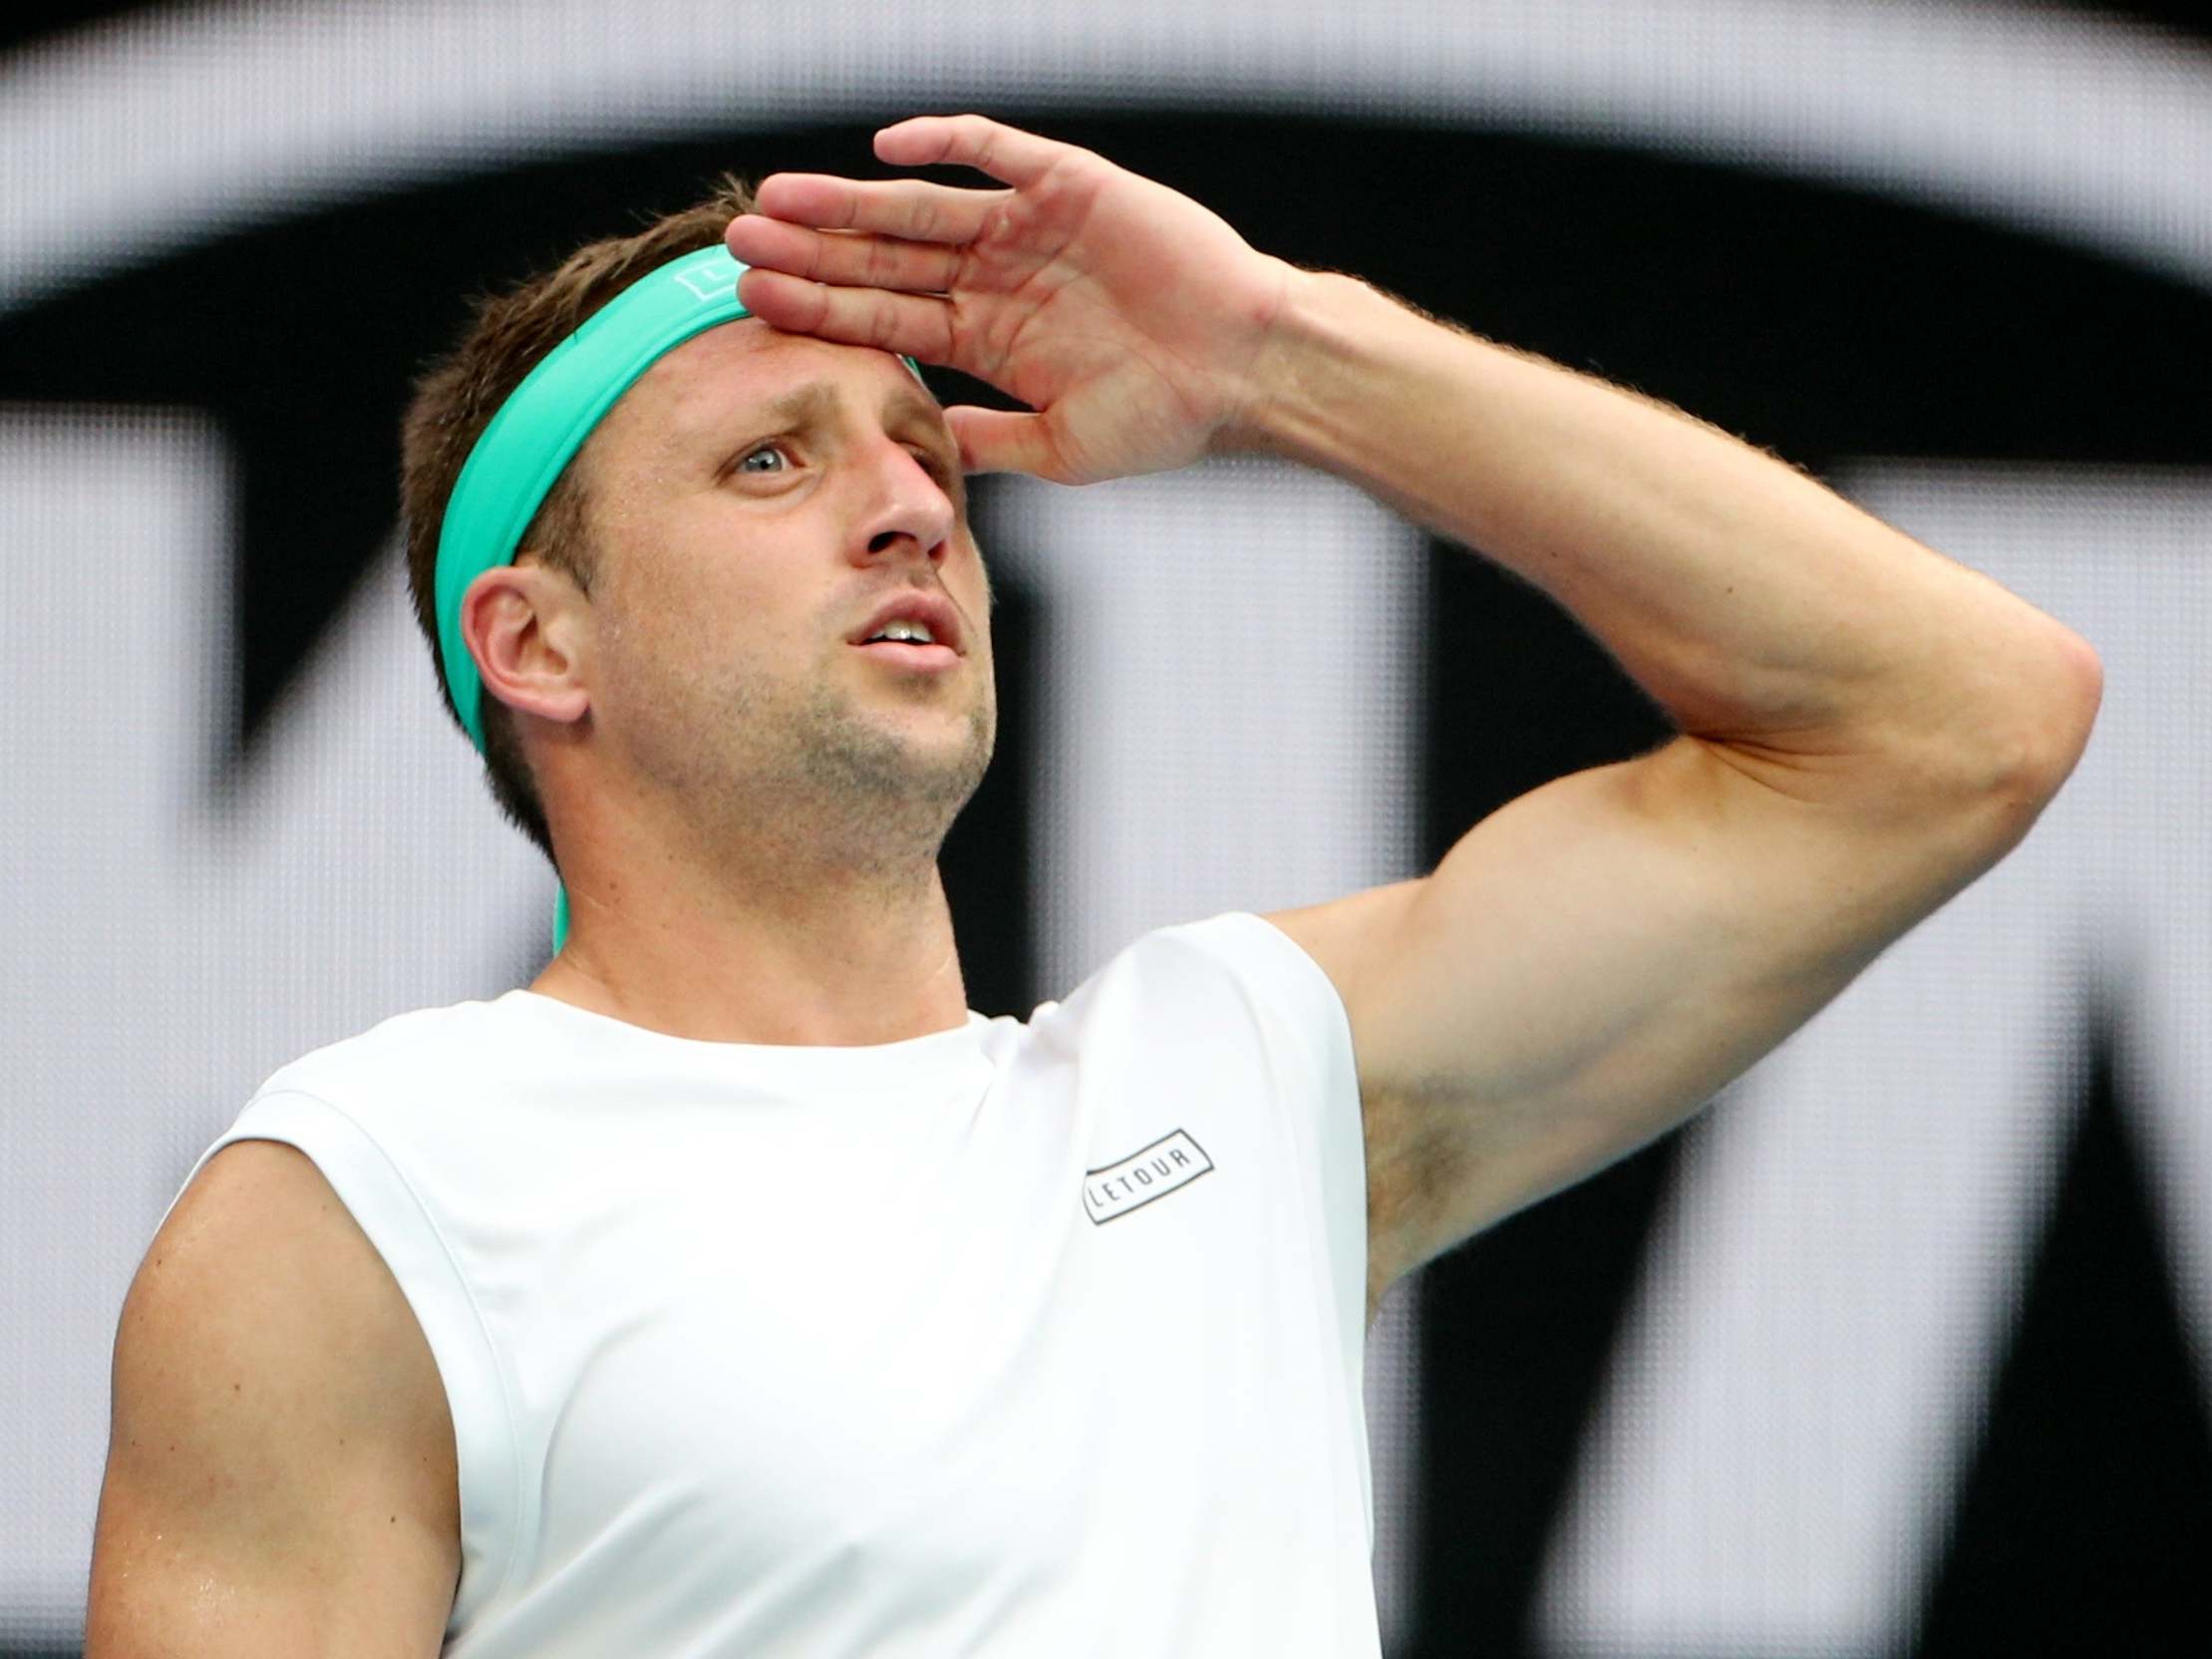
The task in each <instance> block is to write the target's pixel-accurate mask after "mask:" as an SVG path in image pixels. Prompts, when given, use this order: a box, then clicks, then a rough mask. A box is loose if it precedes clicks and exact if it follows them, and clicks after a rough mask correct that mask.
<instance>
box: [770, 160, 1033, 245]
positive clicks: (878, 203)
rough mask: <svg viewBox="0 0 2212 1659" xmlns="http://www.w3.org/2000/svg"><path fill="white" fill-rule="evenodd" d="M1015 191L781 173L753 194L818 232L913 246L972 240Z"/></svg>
mask: <svg viewBox="0 0 2212 1659" xmlns="http://www.w3.org/2000/svg"><path fill="white" fill-rule="evenodd" d="M1013 193H1014V192H1013V191H1012V190H962V189H955V188H953V187H952V186H951V185H950V184H931V183H928V182H926V181H924V180H922V179H919V178H883V179H864V178H838V177H836V176H835V175H833V174H831V173H826V172H777V173H771V174H770V175H769V176H768V177H766V178H764V179H762V180H761V187H760V188H759V189H758V190H756V191H754V192H753V198H754V200H755V202H756V203H758V204H759V207H760V210H761V211H762V212H763V213H765V214H767V215H768V216H769V217H771V218H779V219H787V220H790V222H792V223H794V224H804V225H811V226H812V227H813V228H815V229H817V230H872V231H875V232H876V233H877V234H878V235H883V236H897V237H900V238H902V239H903V240H906V241H909V242H972V241H974V240H975V239H976V237H977V236H979V235H980V234H982V232H983V227H984V226H985V225H986V224H988V223H990V221H991V215H992V214H993V213H994V212H996V211H997V210H998V208H999V206H1000V204H1001V203H1003V202H1004V201H1005V200H1006V199H1007V198H1008V197H1009V196H1011V195H1012V194H1013Z"/></svg>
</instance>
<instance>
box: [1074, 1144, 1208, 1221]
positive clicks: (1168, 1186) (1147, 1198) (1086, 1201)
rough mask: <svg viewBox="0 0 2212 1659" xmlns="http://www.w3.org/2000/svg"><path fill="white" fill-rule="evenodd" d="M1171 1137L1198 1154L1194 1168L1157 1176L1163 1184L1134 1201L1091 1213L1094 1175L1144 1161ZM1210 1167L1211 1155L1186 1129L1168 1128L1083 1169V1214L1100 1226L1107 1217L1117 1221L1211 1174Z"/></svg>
mask: <svg viewBox="0 0 2212 1659" xmlns="http://www.w3.org/2000/svg"><path fill="white" fill-rule="evenodd" d="M1175 1140H1180V1141H1181V1142H1182V1143H1183V1144H1184V1145H1185V1146H1187V1147H1189V1149H1190V1150H1191V1151H1192V1152H1194V1153H1196V1154H1197V1155H1198V1158H1199V1161H1200V1166H1199V1167H1198V1168H1195V1169H1193V1170H1191V1171H1190V1172H1189V1173H1188V1174H1185V1175H1180V1176H1178V1177H1177V1178H1176V1179H1175V1180H1173V1181H1171V1182H1169V1181H1166V1179H1165V1177H1164V1176H1163V1177H1161V1178H1162V1182H1163V1184H1162V1185H1161V1186H1160V1188H1159V1190H1158V1191H1156V1192H1147V1193H1145V1194H1144V1196H1143V1197H1141V1198H1138V1199H1137V1200H1136V1201H1135V1202H1134V1203H1131V1204H1128V1205H1125V1206H1124V1207H1122V1208H1120V1209H1116V1210H1115V1211H1114V1212H1113V1213H1112V1214H1110V1215H1107V1216H1105V1217H1101V1216H1100V1215H1098V1214H1096V1213H1094V1211H1093V1210H1092V1208H1091V1182H1092V1180H1093V1178H1094V1177H1096V1176H1100V1175H1105V1176H1108V1177H1110V1176H1111V1175H1112V1173H1113V1171H1114V1170H1116V1169H1127V1168H1130V1167H1132V1166H1133V1165H1135V1164H1138V1163H1141V1162H1142V1161H1144V1158H1145V1155H1146V1154H1148V1153H1153V1152H1157V1151H1158V1150H1159V1149H1160V1148H1161V1147H1164V1146H1166V1145H1167V1143H1168V1142H1170V1141H1175ZM1213 1167H1214V1165H1213V1155H1212V1154H1211V1153H1209V1152H1207V1151H1206V1149H1205V1148H1203V1147H1201V1146H1199V1145H1198V1143H1197V1142H1196V1141H1195V1140H1193V1139H1192V1137H1191V1135H1190V1132H1189V1131H1188V1130H1180V1129H1172V1130H1169V1131H1168V1132H1167V1133H1166V1134H1165V1135H1163V1136H1161V1137H1160V1138H1159V1139H1158V1140H1157V1141H1154V1142H1151V1143H1150V1144H1149V1145H1146V1146H1142V1147H1139V1148H1138V1149H1137V1150H1136V1151H1135V1152H1133V1153H1130V1154H1129V1155H1128V1156H1127V1157H1126V1158H1117V1159H1115V1160H1114V1161H1112V1162H1111V1163H1102V1164H1100V1165H1099V1166H1098V1167H1097V1168H1096V1169H1086V1170H1084V1172H1083V1212H1084V1214H1085V1215H1086V1216H1088V1217H1090V1220H1091V1224H1092V1225H1093V1226H1095V1227H1103V1226H1105V1225H1106V1223H1107V1222H1108V1221H1118V1220H1120V1219H1121V1217H1122V1216H1124V1215H1133V1214H1134V1213H1135V1212H1136V1211H1138V1210H1140V1209H1142V1208H1143V1207H1144V1206H1145V1205H1146V1204H1148V1203H1150V1202H1151V1201H1152V1200H1153V1199H1154V1198H1164V1197H1166V1196H1167V1194H1168V1193H1170V1192H1180V1191H1181V1190H1182V1189H1183V1188H1184V1187H1186V1186H1188V1185H1189V1184H1190V1183H1191V1182H1192V1181H1194V1180H1196V1179H1197V1178H1198V1177H1199V1176H1200V1175H1210V1174H1212V1173H1213Z"/></svg>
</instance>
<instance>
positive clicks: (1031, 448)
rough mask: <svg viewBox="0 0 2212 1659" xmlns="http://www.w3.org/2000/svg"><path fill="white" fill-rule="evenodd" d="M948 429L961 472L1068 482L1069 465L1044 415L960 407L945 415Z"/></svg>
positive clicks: (1060, 482)
mask: <svg viewBox="0 0 2212 1659" xmlns="http://www.w3.org/2000/svg"><path fill="white" fill-rule="evenodd" d="M945 425H946V426H947V427H949V428H950V429H951V430H952V436H953V440H954V442H956V443H957V444H959V446H960V468H961V471H962V472H966V473H1028V474H1030V475H1032V476H1033V477H1036V478H1041V479H1049V480H1050V481H1052V482H1053V483H1055V484H1066V483H1068V482H1069V474H1068V467H1067V463H1066V461H1065V460H1064V459H1063V458H1062V456H1061V454H1060V448H1059V446H1058V445H1057V444H1055V443H1054V442H1053V437H1052V433H1051V431H1050V429H1049V428H1048V427H1047V425H1046V422H1045V417H1044V416H1042V415H1032V414H1027V413H1024V412H1022V411H1018V410H1004V409H978V408H976V407H974V406H973V405H971V404H958V405H955V406H954V407H953V408H951V409H948V410H946V411H945Z"/></svg>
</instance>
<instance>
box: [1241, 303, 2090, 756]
mask: <svg viewBox="0 0 2212 1659" xmlns="http://www.w3.org/2000/svg"><path fill="white" fill-rule="evenodd" d="M1296 294H1297V297H1296V298H1295V299H1294V301H1293V302H1292V304H1291V306H1290V307H1289V309H1288V310H1287V311H1286V313H1285V315H1284V316H1283V318H1282V320H1281V323H1280V325H1279V327H1278V329H1277V331H1276V344H1275V345H1274V347H1273V348H1272V349H1271V351H1270V353H1269V355H1268V358H1267V359H1266V362H1265V367H1264V373H1263V378H1262V381H1261V393H1262V395H1261V397H1260V398H1259V399H1258V400H1256V402H1255V405H1254V418H1253V422H1252V425H1251V427H1250V428H1249V429H1248V430H1247V431H1246V432H1245V433H1243V434H1242V435H1241V437H1240V442H1241V443H1242V444H1244V445H1247V446H1249V447H1251V448H1256V449H1261V450H1266V451H1269V452H1272V453H1276V454H1280V455H1285V456H1288V457H1291V458H1293V459H1295V460H1298V461H1301V462H1304V463H1307V464H1309V465H1312V466H1316V467H1320V468H1323V469H1325V470H1327V471H1329V472H1331V473H1335V474H1337V475H1338V476H1340V477H1343V478H1346V479H1349V480H1351V481H1352V482H1354V483H1357V484H1359V485H1360V486H1362V487H1363V488H1364V489H1366V490H1368V491H1369V492H1370V493H1372V494H1374V495H1375V496H1377V497H1378V498H1381V499H1383V500H1385V501H1388V502H1389V503H1391V504H1392V505H1393V506H1395V507H1396V508H1397V509H1398V510H1400V511H1401V512H1404V513H1405V514H1407V515H1408V516H1409V517H1412V518H1414V519H1417V520H1419V521H1420V522H1422V523H1424V524H1426V525H1428V526H1430V527H1431V528H1434V529H1436V530H1438V531H1440V532H1441V533H1443V534H1444V535H1447V536H1449V537H1451V538H1452V539H1454V540H1457V541H1460V542H1463V543H1465V544H1466V545H1467V546H1469V547H1472V548H1475V549H1478V550H1479V551H1480V552H1482V553H1483V554H1484V555H1486V556H1487V557H1489V558H1492V559H1494V560H1496V561H1497V562H1499V563H1501V564H1504V565H1506V566H1507V567H1508V568H1510V569H1512V570H1514V571H1516V572H1518V573H1519V574H1520V575H1522V576H1524V577H1526V578H1527V579H1528V580H1529V581H1531V582H1533V583H1535V584H1536V585H1537V586H1538V587H1540V588H1542V589H1543V590H1544V591H1545V592H1547V593H1549V594H1550V595H1552V597H1554V598H1555V599H1557V600H1558V601H1559V602H1560V603H1561V604H1563V605H1565V606H1566V608H1567V609H1568V610H1569V611H1571V612H1572V613H1573V614H1574V616H1575V617H1576V619H1577V620H1578V621H1580V622H1581V623H1582V625H1583V626H1584V627H1586V628H1588V629H1589V630H1590V632H1591V633H1592V634H1594V635H1595V636H1596V637H1597V638H1598V640H1599V641H1600V642H1601V643H1603V644H1604V645H1605V647H1606V648H1607V649H1608V650H1609V651H1611V652H1612V653H1613V655H1614V656H1615V657H1616V658H1617V659H1618V660H1619V661H1620V663H1621V665H1622V666H1623V667H1624V668H1625V669H1626V670H1627V671H1628V673H1630V674H1631V675H1632V676H1633V677H1634V678H1635V679H1636V680H1637V682H1638V683H1639V684H1641V685H1642V686H1643V687H1644V688H1645V689H1646V690H1647V691H1649V692H1650V693H1651V694H1652V696H1653V697H1655V698H1656V699H1657V700H1658V701H1659V702H1660V704H1661V705H1662V706H1663V707H1665V708H1666V710H1667V711H1668V712H1669V713H1670V714H1671V715H1672V716H1673V717H1674V719H1675V721H1676V723H1677V724H1678V725H1680V726H1681V727H1682V729H1683V730H1684V731H1686V732H1689V733H1691V734H1693V735H1695V736H1699V737H1703V738H1707V739H1710V740H1713V741H1717V742H1725V743H1732V744H1738V745H1744V746H1753V747H1757V748H1760V749H1763V750H1766V751H1770V752H1775V753H1778V754H1781V755H1783V756H1791V755H1796V756H1802V757H1806V758H1815V757H1817V758H1823V759H1825V758H1833V757H1838V756H1843V755H1851V754H1857V753H1859V752H1862V751H1876V750H1880V751H1883V752H1887V751H1888V750H1890V749H1891V748H1893V747H1894V745H1895V744H1896V743H1898V742H1902V741H1915V742H1917V741H1919V740H1922V739H1927V738H1934V739H1937V740H1938V741H1939V742H1941V743H1942V744H1943V745H1944V747H1945V748H1946V749H1947V750H1948V749H1952V748H1956V749H1957V751H1958V752H1959V753H1961V754H1963V755H1967V756H1975V755H1977V754H1986V753H1987V752H1988V750H1989V748H1990V745H1991V743H1992V740H1993V738H1996V739H2000V740H2002V739H2004V738H2005V737H2006V736H2007V735H2008V734H2009V733H2011V732H2015V731H2027V730H2031V729H2036V728H2039V727H2040V726H2041V725H2044V724H2049V723H2052V722H2057V723H2060V724H2063V723H2064V722H2065V721H2066V720H2067V719H2069V718H2072V719H2074V720H2075V723H2076V724H2078V725H2080V726H2081V728H2082V730H2083V731H2085V722H2086V714H2085V713H2080V712H2079V711H2080V709H2081V705H2082V704H2083V702H2084V700H2086V702H2087V704H2088V707H2089V711H2090V712H2093V703H2094V695H2093V691H2091V690H2090V689H2089V688H2088V686H2087V683H2086V682H2087V681H2088V680H2089V679H2090V678H2091V677H2092V676H2093V663H2094V657H2093V653H2090V652H2089V651H2088V649H2087V647H2086V645H2085V644H2084V643H2083V642H2081V641H2080V640H2079V639H2078V637H2077V636H2075V635H2073V634H2071V633H2070V632H2069V631H2068V630H2067V629H2065V628H2064V627H2063V626H2061V625H2060V624H2059V623H2057V622H2056V621H2054V619H2052V618H2051V617H2049V616H2047V615H2045V614H2044V613H2043V612H2041V611H2039V610H2037V609H2036V608H2035V607H2034V606H2032V605H2030V604H2028V603H2027V602H2026V601H2024V600H2022V599H2020V598H2019V597H2017V596H2016V595H2014V594H2012V593H2009V592H2007V591H2006V590H2005V589H2004V588H2003V587H2001V586H1999V585H1998V584H1997V583H1995V582H1993V581H1991V580H1989V579H1988V578H1987V577H1984V576H1982V575H1980V574H1979V573H1978V572H1975V571H1973V570H1970V569H1968V568H1966V567H1965V566H1963V565H1960V564H1957V563H1955V562H1953V561H1952V560H1949V559H1946V558H1944V557H1942V556H1941V555H1939V554H1937V553H1934V552H1932V551H1930V550H1929V549H1928V548H1926V547H1923V546H1921V545H1920V544H1919V543H1918V542H1915V541H1913V540H1912V539H1911V538H1910V537H1908V536H1905V535H1903V534H1901V533H1899V532H1898V531H1896V530H1893V529H1891V528H1890V527H1889V526H1887V525H1885V524H1883V523H1881V522H1880V521H1879V520H1877V519H1875V518H1873V517H1871V516H1869V515H1868V514H1866V513H1864V512H1861V511H1860V510H1858V509H1857V508H1856V507H1853V506H1851V505H1850V504H1849V503H1848V502H1846V501H1844V500H1843V499H1842V498H1839V497H1837V496H1836V495H1834V494H1833V493H1832V492H1830V491H1828V490H1826V489H1824V488H1822V487H1821V486H1820V485H1818V484H1816V483H1814V482H1813V481H1811V480H1810V479H1808V478H1806V477H1804V476H1803V475H1801V474H1799V473H1797V472H1795V471H1794V470H1792V469H1791V468H1789V467H1787V466H1784V465H1782V464H1781V463H1779V462H1776V461H1774V460H1772V459H1771V458H1769V457H1767V456H1764V455H1762V454H1760V453H1759V452H1757V451H1755V450H1753V449H1751V448H1749V447H1748V446H1746V445H1744V444H1741V443H1739V442H1738V441H1737V440H1735V439H1733V438H1730V437H1728V436H1727V435H1725V434H1723V433H1721V432H1719V431H1717V430H1715V429H1714V428H1712V427H1709V426H1706V425H1704V424H1703V423H1700V422H1696V421H1693V420H1691V419H1689V418H1688V417H1686V416H1684V415H1682V414H1680V413H1677V412H1675V411H1672V410H1668V409H1665V408H1663V407H1661V406H1659V405H1656V404H1653V403H1651V402H1648V401H1646V400H1645V399H1643V398H1640V397H1638V396H1635V395H1633V394H1630V393H1627V392H1623V391H1620V390H1617V389H1615V388H1612V387H1609V386H1606V385H1604V384H1602V383H1601V382H1599V381H1596V380H1593V379H1590V378H1588V377H1586V376H1583V375H1579V374H1576V373H1573V372H1572V371H1569V370H1566V369H1563V368H1560V367H1558V366H1556V365H1553V364H1549V363H1545V362H1543V361H1541V360H1539V359H1535V358H1531V357H1528V356H1525V355H1523V354H1520V353H1517V352H1513V351H1510V350H1507V349H1505V348H1503V347H1500V346H1496V345H1493V344H1490V343H1488V342H1486V341H1482V340H1478V339H1475V338H1472V337H1470V336H1468V335H1465V334H1462V333H1459V332H1457V331H1455V330H1452V329H1448V328H1445V327H1442V326H1440V325H1438V324H1435V323H1432V322H1429V321H1427V320H1425V319H1423V318H1422V317H1421V316H1419V315H1417V314H1416V313H1414V312H1412V311H1410V310H1408V309H1407V308H1405V307H1404V306H1401V305H1399V304H1397V303H1396V302H1394V301H1392V300H1390V299H1388V298H1387V297H1385V296H1384V295H1382V294H1380V293H1378V292H1377V291H1376V290H1374V289H1371V288H1369V287H1367V286H1366V285H1365V284H1362V283H1360V282H1357V281H1355V280H1354V279H1352V278H1349V277H1342V276H1332V275H1326V274H1318V273H1305V274H1304V275H1302V277H1301V279H1300V281H1299V282H1298V284H1297V286H1296ZM2062 743H2063V739H2062V738H2060V739H2059V740H2058V744H2059V746H2061V747H2062ZM1977 746H1980V747H1979V749H1978V748H1977Z"/></svg>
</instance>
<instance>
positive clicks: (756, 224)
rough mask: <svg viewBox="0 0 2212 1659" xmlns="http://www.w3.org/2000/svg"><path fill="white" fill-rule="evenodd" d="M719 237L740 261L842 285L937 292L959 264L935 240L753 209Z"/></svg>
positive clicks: (949, 281) (948, 284)
mask: <svg viewBox="0 0 2212 1659" xmlns="http://www.w3.org/2000/svg"><path fill="white" fill-rule="evenodd" d="M722 239H723V241H724V242H726V243H727V244H729V248H730V252H731V255H732V256H733V257H734V258H736V259H737V260H738V262H739V263H741V264H745V265H751V266H754V267H756V268H766V269H768V270H777V271H788V272H790V274H791V275H792V276H803V277H809V278H811V279H812V280H814V281H816V282H829V283H834V284H836V285H838V286H839V287H846V288H852V287H859V288H899V289H904V290H906V291H908V292H911V293H929V294H941V293H944V292H945V291H946V290H948V289H949V288H951V286H952V279H953V277H954V276H955V275H956V274H957V273H958V272H959V269H960V255H959V254H958V253H956V252H955V251H954V250H953V249H951V248H949V247H941V246H939V245H938V244H936V243H934V242H902V241H899V240H897V239H896V238H895V237H890V236H867V235H859V234H855V233H852V232H849V231H842V230H827V231H824V230H808V229H806V228H805V227H804V226H803V225H796V224H786V223H785V222H784V221H783V220H782V219H772V218H764V217H763V216H762V215H760V214H758V213H744V214H741V215H739V216H738V217H737V218H734V219H732V220H731V221H730V228H729V229H728V230H726V231H724V232H723V237H722Z"/></svg>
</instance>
